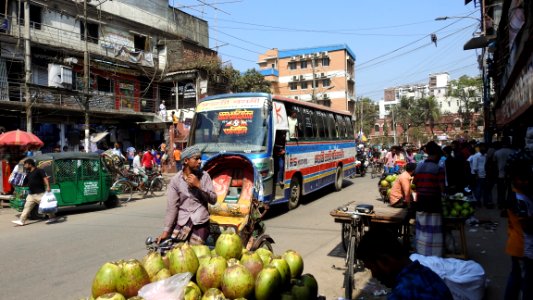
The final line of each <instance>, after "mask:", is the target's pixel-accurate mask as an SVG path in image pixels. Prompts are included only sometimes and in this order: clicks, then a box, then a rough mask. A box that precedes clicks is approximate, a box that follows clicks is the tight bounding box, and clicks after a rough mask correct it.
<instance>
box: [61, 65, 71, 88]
mask: <svg viewBox="0 0 533 300" xmlns="http://www.w3.org/2000/svg"><path fill="white" fill-rule="evenodd" d="M60 82H61V83H62V84H68V85H72V68H71V67H65V66H61V81H60Z"/></svg>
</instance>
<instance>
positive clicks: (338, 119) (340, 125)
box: [335, 115, 346, 139]
mask: <svg viewBox="0 0 533 300" xmlns="http://www.w3.org/2000/svg"><path fill="white" fill-rule="evenodd" d="M335 119H336V122H335V123H336V124H337V128H338V133H339V138H340V139H344V138H346V126H344V118H343V117H342V116H341V115H335Z"/></svg>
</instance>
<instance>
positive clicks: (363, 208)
mask: <svg viewBox="0 0 533 300" xmlns="http://www.w3.org/2000/svg"><path fill="white" fill-rule="evenodd" d="M355 211H357V212H360V213H363V214H369V213H372V212H373V211H374V205H372V204H358V205H356V206H355Z"/></svg>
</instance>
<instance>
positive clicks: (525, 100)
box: [496, 55, 533, 126]
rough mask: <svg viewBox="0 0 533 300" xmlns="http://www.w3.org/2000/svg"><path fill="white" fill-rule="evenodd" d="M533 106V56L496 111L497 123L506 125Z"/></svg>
mask: <svg viewBox="0 0 533 300" xmlns="http://www.w3.org/2000/svg"><path fill="white" fill-rule="evenodd" d="M532 105H533V55H532V56H531V57H530V58H529V60H528V61H527V63H526V64H525V65H524V67H523V68H522V71H521V72H520V75H519V76H517V78H516V80H515V82H514V83H513V84H512V86H511V88H510V89H509V92H508V93H507V95H505V97H504V99H503V101H502V103H501V105H500V107H499V108H497V110H496V123H497V124H498V125H500V126H501V125H506V124H508V123H510V122H511V121H513V120H514V119H516V118H517V117H518V116H520V115H521V114H522V113H524V112H525V111H526V110H527V109H528V108H529V107H531V106H532Z"/></svg>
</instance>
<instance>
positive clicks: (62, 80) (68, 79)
mask: <svg viewBox="0 0 533 300" xmlns="http://www.w3.org/2000/svg"><path fill="white" fill-rule="evenodd" d="M48 86H50V87H57V88H70V87H71V86H72V68H71V67H67V66H62V65H57V64H48Z"/></svg>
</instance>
